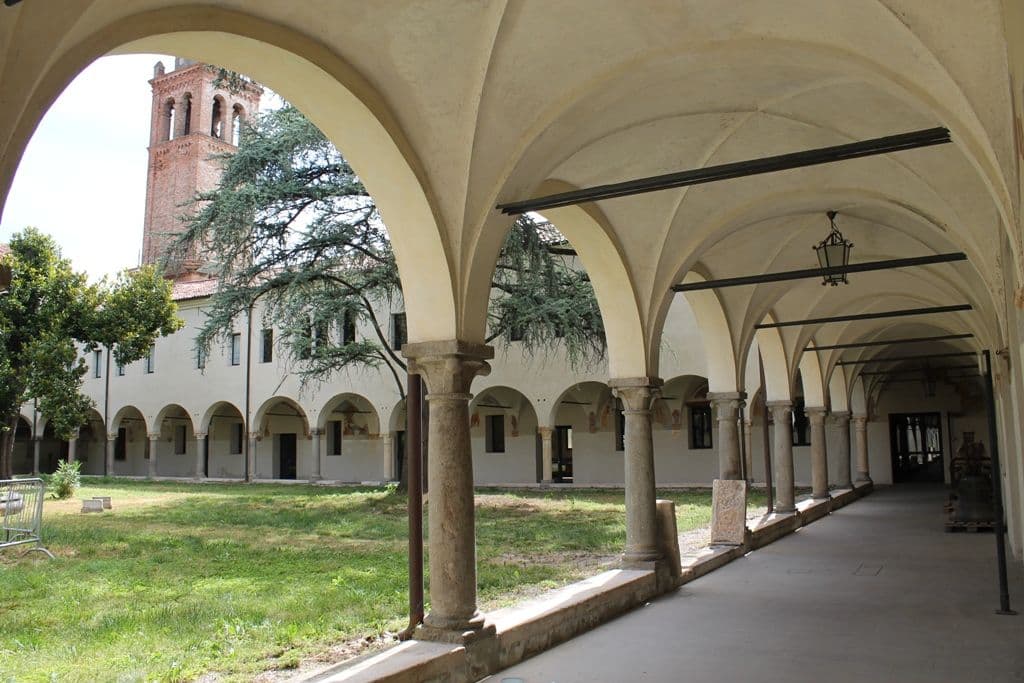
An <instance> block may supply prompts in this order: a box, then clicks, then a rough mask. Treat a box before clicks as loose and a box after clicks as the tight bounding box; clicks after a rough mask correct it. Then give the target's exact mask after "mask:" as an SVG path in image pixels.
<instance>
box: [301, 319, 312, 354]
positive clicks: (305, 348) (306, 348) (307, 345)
mask: <svg viewBox="0 0 1024 683" xmlns="http://www.w3.org/2000/svg"><path fill="white" fill-rule="evenodd" d="M313 343H314V342H313V325H311V324H310V325H306V338H305V339H304V340H303V343H302V348H301V349H300V351H299V358H300V359H302V360H309V358H310V356H312V355H313Z"/></svg>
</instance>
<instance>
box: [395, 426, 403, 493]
mask: <svg viewBox="0 0 1024 683" xmlns="http://www.w3.org/2000/svg"><path fill="white" fill-rule="evenodd" d="M404 475H405V432H404V431H402V432H395V481H404V479H403V478H402V477H403V476H404Z"/></svg>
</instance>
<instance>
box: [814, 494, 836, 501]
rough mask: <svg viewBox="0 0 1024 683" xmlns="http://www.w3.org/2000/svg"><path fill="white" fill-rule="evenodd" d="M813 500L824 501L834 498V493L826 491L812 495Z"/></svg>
mask: <svg viewBox="0 0 1024 683" xmlns="http://www.w3.org/2000/svg"><path fill="white" fill-rule="evenodd" d="M811 500H814V501H819V502H820V501H823V500H832V494H831V493H825V494H818V495H811Z"/></svg>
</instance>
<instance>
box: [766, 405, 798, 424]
mask: <svg viewBox="0 0 1024 683" xmlns="http://www.w3.org/2000/svg"><path fill="white" fill-rule="evenodd" d="M768 410H770V411H772V420H774V421H775V422H789V420H790V416H791V415H792V414H793V404H792V403H790V402H789V401H768Z"/></svg>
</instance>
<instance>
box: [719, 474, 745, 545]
mask: <svg viewBox="0 0 1024 683" xmlns="http://www.w3.org/2000/svg"><path fill="white" fill-rule="evenodd" d="M746 531H747V482H745V481H743V480H741V479H715V481H714V484H712V488H711V545H742V544H743V542H744V540H745V538H746Z"/></svg>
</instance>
